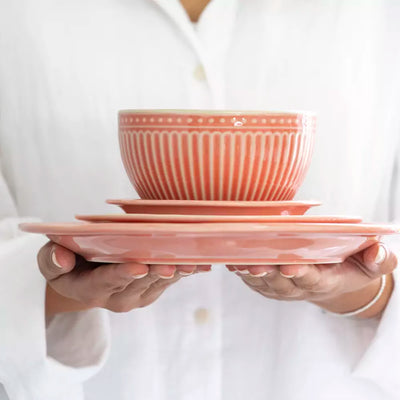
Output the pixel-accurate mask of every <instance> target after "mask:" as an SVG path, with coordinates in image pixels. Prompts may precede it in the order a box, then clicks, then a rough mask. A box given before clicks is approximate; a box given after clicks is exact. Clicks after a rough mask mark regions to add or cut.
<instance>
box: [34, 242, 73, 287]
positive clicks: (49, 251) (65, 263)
mask: <svg viewBox="0 0 400 400" xmlns="http://www.w3.org/2000/svg"><path fill="white" fill-rule="evenodd" d="M37 261H38V265H39V269H40V272H41V273H42V275H43V276H44V277H45V278H46V280H48V281H51V280H53V279H56V278H57V277H59V276H61V275H63V274H66V273H68V272H70V271H71V270H72V269H73V268H74V267H75V264H76V258H75V254H74V253H73V252H72V251H70V250H68V249H66V248H65V247H62V246H59V245H57V244H55V243H53V242H49V243H47V244H46V245H45V246H43V247H42V248H41V249H40V251H39V253H38V256H37Z"/></svg>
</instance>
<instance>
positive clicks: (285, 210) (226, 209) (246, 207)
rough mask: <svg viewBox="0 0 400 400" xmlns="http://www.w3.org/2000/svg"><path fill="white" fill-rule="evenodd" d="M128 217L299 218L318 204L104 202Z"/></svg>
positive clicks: (176, 201) (277, 202)
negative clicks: (144, 215) (118, 208)
mask: <svg viewBox="0 0 400 400" xmlns="http://www.w3.org/2000/svg"><path fill="white" fill-rule="evenodd" d="M107 203H108V204H114V205H117V206H119V207H121V208H122V209H123V210H124V211H125V212H126V213H132V214H177V215H179V214H196V215H198V214H205V215H303V214H305V213H306V212H307V211H308V210H309V209H310V208H311V207H315V206H319V205H321V203H320V202H318V201H218V200H217V201H207V200H107Z"/></svg>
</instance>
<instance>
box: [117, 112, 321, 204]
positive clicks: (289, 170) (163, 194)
mask: <svg viewBox="0 0 400 400" xmlns="http://www.w3.org/2000/svg"><path fill="white" fill-rule="evenodd" d="M315 124H316V119H315V116H314V115H313V114H311V113H300V112H298V113H296V112H294V113H282V112H276V113H268V112H266V113H264V112H234V111H231V112H224V111H220V112H218V111H215V112H206V111H142V112H140V111H123V112H120V114H119V139H120V148H121V155H122V160H123V163H124V166H125V169H126V171H127V173H128V176H129V178H130V180H131V182H132V184H133V186H134V187H135V189H136V191H137V193H138V194H139V196H140V197H141V198H143V199H195V200H196V199H197V200H291V199H293V198H294V196H295V194H296V192H297V190H298V189H299V187H300V185H301V183H302V182H303V179H304V177H305V174H306V171H307V169H308V167H309V164H310V161H311V154H312V149H313V144H314V136H315Z"/></svg>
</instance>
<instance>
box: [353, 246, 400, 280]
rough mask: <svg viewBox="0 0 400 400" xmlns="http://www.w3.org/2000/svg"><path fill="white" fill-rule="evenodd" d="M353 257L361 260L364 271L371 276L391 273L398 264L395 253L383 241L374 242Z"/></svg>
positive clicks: (375, 276) (376, 276)
mask: <svg viewBox="0 0 400 400" xmlns="http://www.w3.org/2000/svg"><path fill="white" fill-rule="evenodd" d="M354 257H355V258H356V259H358V260H359V261H361V262H362V265H363V267H364V272H365V273H366V274H367V275H368V276H370V277H371V278H378V277H380V276H381V275H387V274H391V273H392V272H393V271H394V269H395V268H396V267H397V264H398V260H397V257H396V255H395V254H394V253H393V252H391V251H390V250H389V249H388V248H387V247H386V246H385V245H384V244H383V243H376V244H374V245H372V246H370V247H368V248H367V249H365V250H364V251H363V252H361V253H360V254H357V255H355V256H354Z"/></svg>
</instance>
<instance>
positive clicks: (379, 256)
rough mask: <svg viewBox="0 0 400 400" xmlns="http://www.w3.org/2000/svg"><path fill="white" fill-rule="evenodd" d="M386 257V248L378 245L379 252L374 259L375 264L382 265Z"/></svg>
mask: <svg viewBox="0 0 400 400" xmlns="http://www.w3.org/2000/svg"><path fill="white" fill-rule="evenodd" d="M386 257H387V251H386V248H385V247H384V246H382V245H379V250H378V253H377V254H376V257H375V264H382V263H383V262H384V261H385V260H386Z"/></svg>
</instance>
